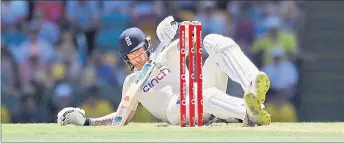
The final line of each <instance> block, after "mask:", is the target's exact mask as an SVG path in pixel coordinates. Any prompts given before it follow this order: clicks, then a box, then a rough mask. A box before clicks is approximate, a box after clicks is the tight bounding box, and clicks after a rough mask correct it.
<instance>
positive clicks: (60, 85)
mask: <svg viewBox="0 0 344 143" xmlns="http://www.w3.org/2000/svg"><path fill="white" fill-rule="evenodd" d="M72 100H73V88H72V85H71V84H70V83H69V82H68V81H67V79H66V78H64V79H61V80H59V81H57V82H56V83H55V88H54V97H53V101H54V103H55V105H56V107H57V108H58V109H59V110H61V109H63V108H64V107H68V106H71V105H72Z"/></svg>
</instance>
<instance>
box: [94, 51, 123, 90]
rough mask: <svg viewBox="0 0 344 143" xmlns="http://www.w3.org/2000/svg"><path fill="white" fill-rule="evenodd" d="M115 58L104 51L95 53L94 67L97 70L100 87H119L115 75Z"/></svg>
mask: <svg viewBox="0 0 344 143" xmlns="http://www.w3.org/2000/svg"><path fill="white" fill-rule="evenodd" d="M113 58H114V57H112V56H111V55H110V54H105V53H104V51H102V50H97V51H96V53H95V59H94V60H95V61H94V66H95V70H96V76H97V83H98V84H99V85H100V86H102V87H103V86H105V87H106V86H111V87H119V85H118V84H117V80H116V77H115V74H114V64H115V63H114V59H113Z"/></svg>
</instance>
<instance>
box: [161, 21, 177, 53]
mask: <svg viewBox="0 0 344 143" xmlns="http://www.w3.org/2000/svg"><path fill="white" fill-rule="evenodd" d="M174 23H175V22H174V18H173V17H172V16H168V17H166V18H165V19H164V20H163V21H161V22H160V23H159V25H158V27H157V29H156V35H157V36H158V38H159V40H160V41H161V42H163V43H164V46H168V45H169V44H170V43H171V41H172V39H173V38H174V36H175V35H176V33H177V30H178V24H174Z"/></svg>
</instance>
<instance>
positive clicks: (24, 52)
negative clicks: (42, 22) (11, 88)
mask: <svg viewBox="0 0 344 143" xmlns="http://www.w3.org/2000/svg"><path fill="white" fill-rule="evenodd" d="M38 32H39V27H38V24H37V23H35V22H32V23H30V25H29V33H28V40H27V41H25V42H23V43H22V44H21V46H20V47H19V49H18V51H17V52H15V53H14V56H15V57H16V61H17V62H18V64H19V66H20V67H19V69H20V70H19V71H20V74H21V78H22V82H23V83H27V82H29V81H31V80H32V79H33V78H34V77H35V76H36V74H37V73H39V72H41V73H44V74H46V73H47V72H48V71H49V69H50V63H51V61H52V57H53V54H54V51H53V47H52V45H51V44H50V43H49V42H47V41H45V40H43V39H39V38H38Z"/></svg>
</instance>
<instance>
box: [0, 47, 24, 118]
mask: <svg viewBox="0 0 344 143" xmlns="http://www.w3.org/2000/svg"><path fill="white" fill-rule="evenodd" d="M18 75H19V73H18V68H17V64H16V62H15V60H14V57H13V55H12V53H11V52H10V50H9V49H8V48H7V46H6V45H4V43H1V104H2V105H5V106H6V109H7V111H8V112H9V114H11V115H17V114H18V112H19V110H20V105H19V104H20V97H19V96H20V94H19V92H18V91H19V90H20V78H19V76H18Z"/></svg>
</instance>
